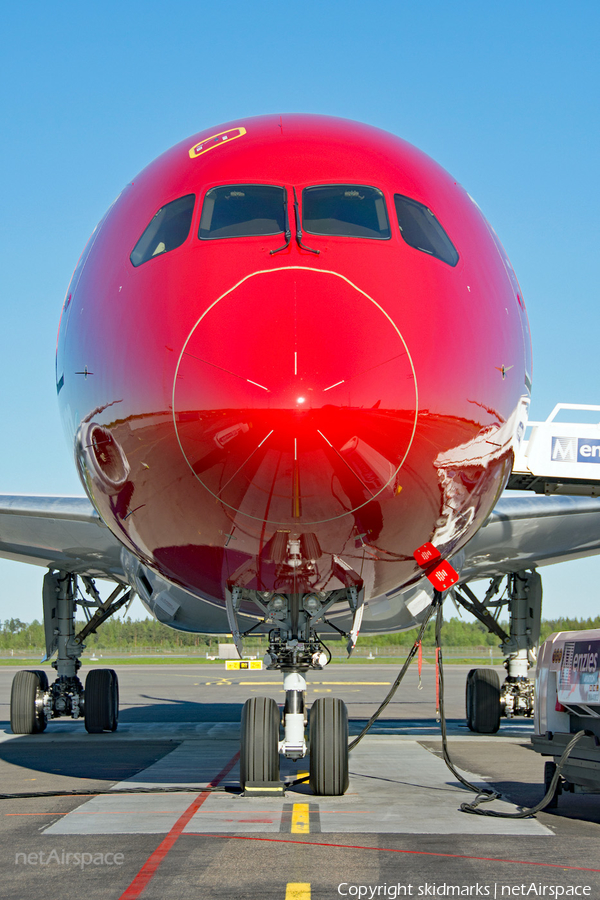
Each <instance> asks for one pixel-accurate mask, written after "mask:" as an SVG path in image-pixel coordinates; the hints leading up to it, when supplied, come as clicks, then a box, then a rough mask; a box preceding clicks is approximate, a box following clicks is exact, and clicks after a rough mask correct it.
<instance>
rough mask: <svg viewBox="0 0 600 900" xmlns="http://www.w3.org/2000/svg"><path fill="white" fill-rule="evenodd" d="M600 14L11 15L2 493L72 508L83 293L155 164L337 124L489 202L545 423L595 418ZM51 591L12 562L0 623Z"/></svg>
mask: <svg viewBox="0 0 600 900" xmlns="http://www.w3.org/2000/svg"><path fill="white" fill-rule="evenodd" d="M599 46H600V4H598V3H597V0H587V2H586V0H583V2H576V3H572V4H565V3H563V2H556V0H544V2H541V0H529V2H527V3H523V2H514V0H507V2H504V3H501V4H499V3H487V4H485V3H481V2H462V0H455V2H453V3H448V2H443V0H428V2H418V0H391V2H390V0H379V2H377V3H367V2H364V0H361V2H353V0H344V2H341V0H333V2H322V0H320V2H315V0H303V2H302V3H295V4H291V3H286V4H283V3H281V2H266V0H255V2H253V3H247V2H241V0H230V2H227V3H220V4H219V3H208V2H177V0H172V2H170V3H168V4H165V3H164V2H156V0H144V2H140V0H127V2H126V3H123V2H119V3H117V2H114V0H105V2H102V3H99V2H88V3H80V2H77V3H76V2H72V0H63V2H61V3H54V4H48V3H44V2H41V0H33V2H30V3H27V4H6V5H4V7H3V10H2V54H1V56H0V82H1V84H2V92H1V97H0V123H1V129H2V141H1V142H0V171H1V173H2V175H1V177H2V192H1V198H2V199H1V207H0V228H1V230H2V234H1V237H0V255H1V272H2V278H1V282H0V291H1V294H0V308H1V311H2V353H1V354H0V367H1V384H2V392H1V394H0V409H1V411H2V427H1V432H0V493H58V494H64V493H67V494H69V493H70V494H80V493H82V489H81V487H80V485H79V482H78V479H77V476H76V474H75V470H74V468H73V464H72V458H71V451H70V450H69V449H68V448H67V446H66V443H65V440H64V437H63V434H62V429H61V425H60V422H59V418H58V412H57V405H56V391H55V387H54V380H53V364H54V349H55V339H56V329H57V325H58V317H59V312H60V308H61V304H62V300H63V296H64V292H65V290H66V287H67V284H68V282H69V278H70V275H71V272H72V270H73V268H74V266H75V263H76V262H77V259H78V256H79V254H80V252H81V250H82V249H83V246H84V244H85V242H86V240H87V238H88V236H89V234H90V233H91V231H92V230H93V228H94V226H95V225H96V223H97V221H98V220H99V219H100V217H101V216H102V215H103V213H104V211H105V210H106V208H107V207H108V205H109V204H110V203H111V202H112V200H113V199H114V197H115V196H116V195H117V194H118V192H119V191H120V190H121V188H122V187H123V185H124V184H125V183H126V182H127V181H128V180H130V179H131V178H132V177H133V176H134V175H135V174H136V173H137V172H138V171H139V170H140V169H141V168H142V167H143V166H145V165H146V164H147V163H148V162H149V161H150V160H152V159H153V158H154V157H155V156H157V155H158V154H159V153H161V152H162V151H163V150H165V149H167V148H168V147H170V146H171V145H172V144H174V143H175V142H177V141H179V140H181V139H182V138H184V137H186V136H188V135H190V134H193V133H194V132H196V131H198V130H200V129H201V128H205V127H209V126H212V125H217V124H219V123H220V122H222V121H225V120H228V119H233V118H237V117H241V116H252V115H257V114H260V113H265V112H278V113H279V112H286V111H287V112H291V111H293V112H296V111H306V112H316V113H325V114H331V115H338V116H346V117H348V118H352V119H358V120H361V121H364V122H368V123H371V124H373V125H376V126H379V127H380V128H385V129H387V130H389V131H392V132H394V133H396V134H398V135H401V136H402V137H404V138H406V139H407V140H409V141H411V142H413V143H414V144H416V145H417V146H418V147H420V148H421V149H422V150H425V151H426V152H427V153H429V154H430V155H431V156H433V157H434V158H435V159H436V160H437V161H438V162H440V163H441V164H442V165H443V166H444V167H445V168H446V169H448V170H449V171H450V172H451V173H452V174H453V175H454V177H455V178H456V179H457V180H458V181H460V182H461V183H462V184H463V185H464V186H465V187H466V189H467V190H468V191H469V192H470V193H471V194H472V196H473V197H474V198H475V199H476V200H477V202H478V203H479V205H480V206H481V207H482V209H483V211H484V213H485V214H486V216H487V217H488V219H489V220H490V221H491V223H492V224H493V226H494V228H495V229H496V231H497V232H498V234H499V236H500V238H501V240H502V241H503V243H504V245H505V246H506V248H507V251H508V254H509V256H510V257H511V259H512V262H513V264H514V267H515V269H516V272H517V275H518V277H519V280H520V282H521V285H522V288H523V291H524V295H525V300H526V302H527V307H528V311H529V316H530V321H531V327H532V333H533V344H534V348H533V349H534V387H533V407H532V417H533V418H545V417H546V416H547V415H548V413H549V412H550V411H551V409H552V407H553V406H554V404H555V403H556V402H558V401H563V402H577V403H600V379H599V377H598V366H599V362H598V359H599V353H598V346H597V345H598V335H599V334H600V327H599V326H600V304H599V299H600V298H599V293H600V289H599V282H600V278H599V274H598V264H599V256H600V253H599V247H600V234H599V226H598V222H599V217H600V196H599V195H600V178H599V175H598V163H599V147H600V133H599V131H600V129H599V114H598V113H599V110H598V98H599V97H600V77H599V76H600V53H599V51H598V47H599ZM42 574H43V573H42V570H39V569H34V568H29V567H26V566H21V565H18V564H16V563H6V562H0V578H1V582H0V583H1V589H0V618H1V619H5V618H7V617H9V616H18V617H19V618H21V619H23V620H27V621H29V620H31V619H32V618H34V617H36V616H37V617H39V616H40V614H41V604H40V589H41V577H42ZM599 581H600V560H591V561H584V562H580V563H571V564H568V565H564V566H557V567H553V568H552V569H551V570H550V569H547V570H545V614H546V616H548V617H550V616H554V615H559V614H560V612H561V611H563V612H564V611H565V610H567V609H568V611H569V613H570V614H579V615H582V616H583V615H593V614H594V615H595V614H596V613H597V612H598V611H600V603H599V602H598V599H597V585H598V582H599Z"/></svg>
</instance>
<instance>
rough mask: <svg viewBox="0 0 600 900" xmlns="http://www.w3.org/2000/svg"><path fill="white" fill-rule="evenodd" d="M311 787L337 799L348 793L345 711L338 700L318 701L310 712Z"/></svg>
mask: <svg viewBox="0 0 600 900" xmlns="http://www.w3.org/2000/svg"><path fill="white" fill-rule="evenodd" d="M309 749H310V786H311V788H312V790H313V792H314V793H315V794H319V795H320V796H324V797H339V796H341V795H342V794H344V793H345V792H346V791H347V790H348V710H347V709H346V704H345V703H343V702H342V701H341V700H339V699H338V698H337V697H319V699H318V700H315V702H314V703H313V705H312V707H311V710H310V731H309Z"/></svg>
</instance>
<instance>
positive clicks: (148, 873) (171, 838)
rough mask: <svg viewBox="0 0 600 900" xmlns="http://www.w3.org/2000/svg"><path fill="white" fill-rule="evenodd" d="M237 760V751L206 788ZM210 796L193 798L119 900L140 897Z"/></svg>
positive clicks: (208, 793) (203, 793)
mask: <svg viewBox="0 0 600 900" xmlns="http://www.w3.org/2000/svg"><path fill="white" fill-rule="evenodd" d="M239 758H240V752H239V750H238V752H237V753H236V754H235V756H233V757H232V758H231V759H230V760H229V762H228V763H227V765H226V766H225V768H224V769H222V770H221V772H219V774H218V775H217V777H216V778H213V780H212V781H211V782H210V784H209V785H207V787H209V788H210V787H217V785H218V784H220V782H221V781H223V779H224V778H225V776H226V775H228V774H229V772H231V770H232V769H233V767H234V766H235V764H236V762H237V761H238V759H239ZM115 793H116V792H115ZM210 795H211V791H202V793H200V794H198V796H197V797H195V798H194V800H193V801H192V802H191V803H190V805H189V806H188V808H187V809H186V810H185V812H183V813H182V814H181V815H180V816H179V818H178V819H177V821H176V822H175V824H174V825H173V827H172V828H171V830H170V831H169V833H168V834H167V836H166V837H165V838H163V840H162V841H161V842H160V844H159V845H158V847H157V848H156V850H155V851H154V852H153V853H151V854H150V856H149V857H148V859H147V860H146V862H145V863H144V865H143V866H142V868H141V869H140V870H139V872H138V873H137V875H136V876H135V878H134V879H133V881H132V882H131V884H130V885H129V887H127V888H125V890H124V892H123V893H122V894H121V896H120V897H119V900H135V898H136V897H139V896H141V894H142V893H143V891H144V890H145V889H146V887H147V886H148V884H149V883H150V881H151V880H152V879H153V878H154V876H155V875H156V871H157V869H158V867H159V866H160V864H161V862H162V861H163V859H164V858H165V856H166V855H167V853H168V852H169V850H170V849H171V848H172V847H173V845H174V844H175V842H176V841H177V840H178V839H179V837H180V836H181V833H182V831H183V829H184V828H185V826H186V825H187V824H188V822H189V821H190V819H192V817H193V816H194V814H195V813H196V812H197V811H198V810H199V809H200V807H201V806H202V804H203V803H204V802H205V801H206V800H208V798H209V797H210Z"/></svg>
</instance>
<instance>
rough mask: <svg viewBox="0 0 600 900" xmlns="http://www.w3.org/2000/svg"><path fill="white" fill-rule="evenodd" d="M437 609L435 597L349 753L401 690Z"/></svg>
mask: <svg viewBox="0 0 600 900" xmlns="http://www.w3.org/2000/svg"><path fill="white" fill-rule="evenodd" d="M435 594H436V595H437V591H436V592H435ZM439 596H440V597H441V595H439ZM437 602H441V600H439V601H437ZM435 608H436V596H435V595H434V599H433V602H432V604H431V606H430V607H429V609H428V611H427V615H426V616H425V618H424V619H423V622H422V624H421V627H420V629H419V634H418V635H417V637H416V639H415V642H414V644H413V645H412V647H411V649H410V650H409V652H408V656H407V657H406V659H405V661H404V665H403V666H402V668H401V669H400V672H399V673H398V677H397V678H396V680H395V681H394V683H393V685H392V686H391V688H390V689H389V691H388V693H387V695H386V697H385V699H384V700H383V702H382V703H381V705H380V706H379V708H378V709H376V710H375V712H374V713H373V715H372V716H371V718H370V719H369V721H368V722H367V724H366V725H365V727H364V728H363V729H362V731H361V732H360V733H359V734H358V735H357V736H356V737H355V738H354V740H353V741H351V742H350V743H349V744H348V753H349V752H350V751H351V750H354V748H355V747H356V745H357V744H358V743H359V742H360V741H362V739H363V738H364V736H365V734H366V733H367V732H368V731H369V730H370V728H371V727H372V726H373V724H374V723H375V722H376V721H377V719H378V718H379V716H380V715H381V713H382V712H383V711H384V709H385V708H386V706H387V705H388V703H389V702H390V700H391V699H392V697H393V696H394V694H395V693H396V691H397V690H398V688H399V686H400V683H401V681H402V679H403V678H404V676H405V675H406V673H407V671H408V667H409V666H410V664H411V662H412V661H413V659H414V657H415V653H416V652H417V650H418V649H419V644H420V643H421V640H422V639H423V635H424V634H425V629H426V628H427V625H428V624H429V620H430V619H431V617H432V615H433V612H434V610H435ZM309 778H310V776H309V775H306V776H304V778H297V779H296V780H295V781H288V782H286V785H285V786H286V788H288V787H295V786H296V785H297V784H304V783H305V782H306V781H308V780H309Z"/></svg>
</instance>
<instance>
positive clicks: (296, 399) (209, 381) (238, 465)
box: [173, 267, 417, 527]
mask: <svg viewBox="0 0 600 900" xmlns="http://www.w3.org/2000/svg"><path fill="white" fill-rule="evenodd" d="M173 399H174V404H173V406H174V421H175V428H176V431H177V437H178V440H179V445H180V447H181V450H182V452H183V454H184V456H185V459H186V461H187V463H188V465H189V467H190V469H191V471H192V472H193V473H194V475H195V477H196V478H198V479H199V480H200V482H201V483H202V484H203V485H204V487H205V488H206V489H207V490H208V491H210V493H211V494H213V495H214V497H215V498H216V499H217V500H218V501H220V502H222V503H223V504H225V505H226V506H228V507H230V508H232V509H234V510H236V511H238V512H240V513H242V514H244V515H247V516H249V517H251V518H254V519H260V520H262V521H268V522H270V523H271V524H274V525H279V526H282V525H289V524H293V525H294V526H298V527H299V526H301V525H308V524H310V523H315V522H322V521H327V520H329V519H332V518H336V517H339V516H343V515H347V514H348V513H350V512H351V511H352V510H354V509H356V508H357V507H360V506H362V505H364V504H366V503H368V502H369V501H371V500H373V499H374V498H376V497H378V496H379V495H380V494H381V493H382V492H388V494H390V493H392V494H393V492H394V491H395V490H396V481H397V472H398V469H399V467H400V466H401V465H402V462H403V460H404V458H405V456H406V453H407V452H408V449H409V447H410V444H411V441H412V438H413V434H414V428H415V421H416V414H417V403H416V384H415V377H414V371H413V367H412V361H411V359H410V354H409V352H408V348H407V347H406V344H405V343H404V340H403V338H402V336H401V334H400V332H399V330H398V328H397V327H396V326H395V324H394V323H393V322H392V321H391V319H390V318H389V316H387V315H386V313H385V312H384V311H383V310H382V308H381V307H380V306H379V305H378V304H377V303H376V301H375V300H373V299H372V298H369V297H367V295H365V294H364V293H363V292H362V291H360V290H359V289H357V288H356V287H355V286H354V285H352V284H351V283H350V282H349V281H348V280H347V279H345V278H342V277H341V276H339V275H337V274H336V273H332V272H324V271H318V270H313V269H306V268H301V267H289V268H284V269H277V270H273V271H270V272H261V273H257V274H256V276H250V277H248V278H246V279H244V280H243V281H242V282H241V283H240V284H239V285H237V286H236V287H235V289H233V290H231V291H229V292H228V293H227V294H226V295H224V296H223V297H222V298H221V299H220V300H219V301H218V302H216V303H214V304H213V305H212V306H211V307H209V309H208V311H207V312H206V313H205V314H204V315H202V316H201V317H200V318H199V320H198V322H197V323H196V324H195V326H194V328H193V329H192V330H191V332H190V334H189V336H188V338H187V340H186V342H185V345H184V347H183V348H182V351H181V354H180V358H179V363H178V367H177V373H176V377H175V381H174V389H173Z"/></svg>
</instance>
